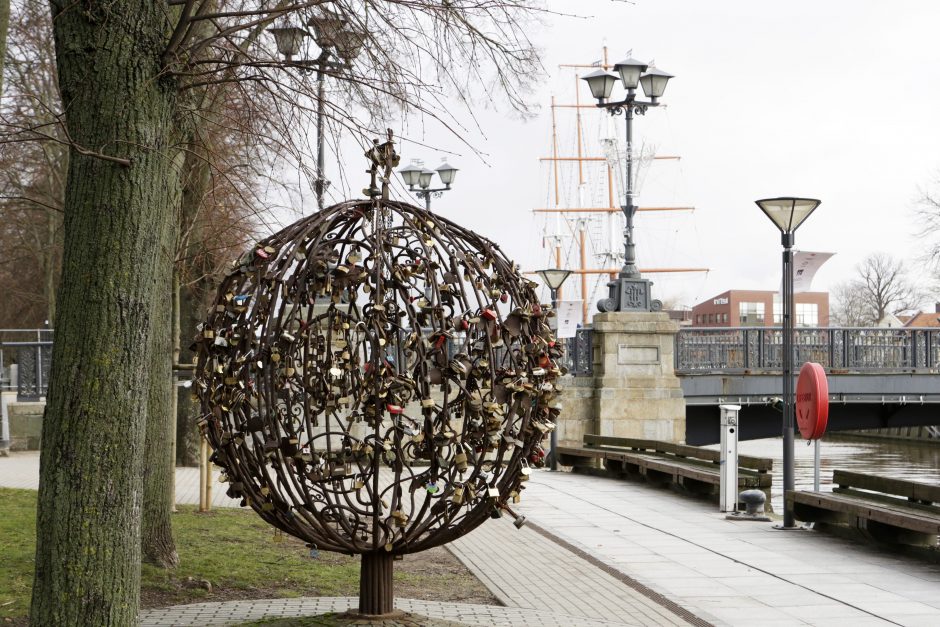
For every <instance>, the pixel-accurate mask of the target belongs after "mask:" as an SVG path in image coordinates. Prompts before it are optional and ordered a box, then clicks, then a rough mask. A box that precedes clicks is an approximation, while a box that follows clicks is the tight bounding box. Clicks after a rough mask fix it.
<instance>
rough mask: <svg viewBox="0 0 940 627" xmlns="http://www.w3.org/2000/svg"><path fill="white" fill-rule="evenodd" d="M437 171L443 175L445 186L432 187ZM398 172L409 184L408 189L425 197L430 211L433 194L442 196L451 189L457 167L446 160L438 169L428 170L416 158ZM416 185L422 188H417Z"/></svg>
mask: <svg viewBox="0 0 940 627" xmlns="http://www.w3.org/2000/svg"><path fill="white" fill-rule="evenodd" d="M435 171H436V172H437V175H438V176H439V177H441V183H443V184H444V187H438V188H437V189H431V179H432V178H433V177H434V172H435ZM398 173H399V174H400V175H401V178H402V180H403V181H405V185H407V186H408V191H410V192H412V193H414V195H415V196H417V197H418V198H422V199H424V207H425V209H427V210H428V211H430V210H431V196H432V195H433V196H434V197H435V198H440V197H441V195H442V194H443V193H444V192H446V191H448V190H450V186H451V183H453V182H454V177H455V176H456V175H457V168H455V167H454V166H452V165H450V164H449V163H447V162H446V161H445V162H444V163H442V164H441V165H439V166H438V167H437V169H436V170H428V169H427V168H425V167H424V166H423V165H422V164H421V161H419V160H417V159H415V160H413V161H412V162H411V164H410V165H407V166H405V167H403V168H401V169H399V170H398ZM415 185H417V186H418V187H419V188H420V189H415Z"/></svg>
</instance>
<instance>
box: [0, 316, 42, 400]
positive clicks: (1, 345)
mask: <svg viewBox="0 0 940 627" xmlns="http://www.w3.org/2000/svg"><path fill="white" fill-rule="evenodd" d="M52 337H53V331H52V329H0V389H3V390H11V389H15V390H16V400H18V401H38V400H39V399H41V398H42V397H44V396H46V392H47V390H48V389H49V370H50V367H51V365H52ZM13 365H15V366H16V375H17V376H16V378H15V379H16V380H15V381H14V377H13V376H12V373H13V368H11V366H13Z"/></svg>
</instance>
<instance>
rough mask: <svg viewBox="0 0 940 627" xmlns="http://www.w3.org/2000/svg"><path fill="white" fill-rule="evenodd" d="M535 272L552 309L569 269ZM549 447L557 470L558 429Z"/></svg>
mask: <svg viewBox="0 0 940 627" xmlns="http://www.w3.org/2000/svg"><path fill="white" fill-rule="evenodd" d="M536 274H538V275H539V276H540V277H541V278H542V281H544V282H545V285H547V286H548V289H549V292H550V293H551V296H552V309H553V310H554V309H555V308H556V307H557V306H558V303H557V299H558V290H560V289H561V285H562V283H564V282H565V280H566V279H567V278H568V277H569V276H571V270H562V269H560V268H549V269H547V270H538V271H537V272H536ZM555 319H556V320H557V319H558V318H555ZM551 447H552V452H551V455H552V457H551V462H550V466H549V467H550V468H551V469H552V470H558V453H557V451H558V429H557V428H556V429H552V436H551Z"/></svg>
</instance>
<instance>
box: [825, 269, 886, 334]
mask: <svg viewBox="0 0 940 627" xmlns="http://www.w3.org/2000/svg"><path fill="white" fill-rule="evenodd" d="M829 301H830V308H829V321H830V324H831V325H832V326H837V327H868V326H872V325H874V324H875V322H877V321H876V320H874V319H872V315H871V310H870V308H869V307H868V303H867V302H866V300H865V297H864V295H863V293H862V291H861V290H860V289H859V285H858V281H857V280H851V281H845V282H842V283H839V284H838V285H836V286H835V287H833V288H832V289H830V290H829Z"/></svg>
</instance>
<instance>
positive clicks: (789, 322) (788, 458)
mask: <svg viewBox="0 0 940 627" xmlns="http://www.w3.org/2000/svg"><path fill="white" fill-rule="evenodd" d="M756 202H757V206H758V207H760V209H761V211H763V212H764V214H765V215H766V216H767V217H768V218H770V219H771V221H772V222H773V223H774V224H775V225H776V226H777V228H778V229H780V241H781V243H782V244H783V294H782V299H783V302H782V303H781V304H782V305H783V342H782V348H783V360H782V361H783V364H782V365H783V502H784V506H783V508H784V509H783V526H782V527H778V528H779V529H795V528H796V524H795V517H794V515H793V504H792V501H789V500H788V499H787V497H788V496H789V495H790V493H791V492H793V490H794V488H795V487H796V483H795V476H794V468H793V440H794V437H795V429H794V422H795V421H794V416H793V413H794V398H793V310H794V306H793V244H794V242H795V237H794V234H795V233H796V229H797V228H799V226H800V225H801V224H803V222H804V221H805V220H806V218H808V217H809V214H811V213H813V211H815V210H816V207H818V206H819V203H820V201H818V200H816V199H814V198H794V197H792V196H786V197H779V198H764V199H762V200H758V201H756Z"/></svg>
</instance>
